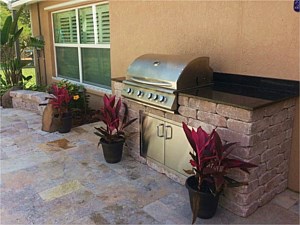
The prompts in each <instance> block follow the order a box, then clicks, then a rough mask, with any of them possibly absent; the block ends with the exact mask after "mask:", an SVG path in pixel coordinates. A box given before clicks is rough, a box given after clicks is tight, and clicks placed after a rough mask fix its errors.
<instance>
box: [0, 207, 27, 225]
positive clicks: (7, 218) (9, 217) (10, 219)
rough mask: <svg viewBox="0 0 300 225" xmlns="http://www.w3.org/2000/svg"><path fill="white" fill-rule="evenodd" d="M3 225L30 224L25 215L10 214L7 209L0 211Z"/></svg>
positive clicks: (0, 221)
mask: <svg viewBox="0 0 300 225" xmlns="http://www.w3.org/2000/svg"><path fill="white" fill-rule="evenodd" d="M0 223H1V224H29V222H28V220H27V219H26V218H25V216H24V215H20V214H18V213H9V212H8V210H6V209H1V210H0Z"/></svg>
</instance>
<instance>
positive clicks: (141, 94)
mask: <svg viewBox="0 0 300 225" xmlns="http://www.w3.org/2000/svg"><path fill="white" fill-rule="evenodd" d="M143 94H144V93H143V92H142V91H137V93H136V96H138V97H142V96H143Z"/></svg>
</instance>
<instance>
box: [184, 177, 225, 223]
mask: <svg viewBox="0 0 300 225" xmlns="http://www.w3.org/2000/svg"><path fill="white" fill-rule="evenodd" d="M202 185H206V184H205V183H204V182H203V184H202ZM185 186H186V188H187V189H188V191H189V197H190V205H191V209H192V212H193V211H194V210H195V211H196V212H197V216H198V217H199V218H201V219H209V218H212V217H213V216H214V215H215V213H216V211H217V208H218V203H219V195H216V196H214V195H213V194H211V193H210V192H208V191H207V192H202V191H199V189H198V188H197V186H198V181H197V179H196V177H195V176H191V177H189V178H187V180H186V182H185ZM201 189H202V188H201ZM203 189H208V188H206V187H204V188H203ZM194 207H195V208H194Z"/></svg>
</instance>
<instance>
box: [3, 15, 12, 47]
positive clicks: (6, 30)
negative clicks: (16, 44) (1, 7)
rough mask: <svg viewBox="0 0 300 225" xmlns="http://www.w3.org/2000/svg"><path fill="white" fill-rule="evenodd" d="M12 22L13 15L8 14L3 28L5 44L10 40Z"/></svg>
mask: <svg viewBox="0 0 300 225" xmlns="http://www.w3.org/2000/svg"><path fill="white" fill-rule="evenodd" d="M11 24H12V17H11V16H8V17H7V18H6V20H5V22H4V25H3V28H2V29H1V45H5V44H6V43H7V42H8V38H9V31H10V28H11Z"/></svg>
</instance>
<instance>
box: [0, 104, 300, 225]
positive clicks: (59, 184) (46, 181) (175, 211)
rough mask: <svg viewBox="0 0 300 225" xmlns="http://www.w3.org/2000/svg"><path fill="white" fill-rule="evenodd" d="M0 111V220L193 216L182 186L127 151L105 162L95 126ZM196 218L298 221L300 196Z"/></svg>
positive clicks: (180, 219)
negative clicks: (62, 124) (67, 125)
mask: <svg viewBox="0 0 300 225" xmlns="http://www.w3.org/2000/svg"><path fill="white" fill-rule="evenodd" d="M0 112H1V131H0V132H1V183H0V187H1V224H54V223H55V224H105V223H117V224H139V223H143V224H165V223H167V224H189V223H190V222H191V211H190V208H189V202H188V194H187V191H186V189H185V187H184V186H182V185H180V184H178V183H176V182H174V181H172V180H170V179H169V178H167V177H166V176H164V175H163V174H159V173H157V172H155V171H153V170H152V169H150V168H149V167H147V166H146V165H143V164H141V163H139V162H136V161H135V160H133V159H132V158H131V157H129V156H126V155H125V156H124V157H123V160H122V161H121V162H120V163H118V164H107V163H105V161H104V159H103V155H102V151H101V149H97V147H96V143H97V137H96V136H95V135H94V134H93V127H94V126H93V125H92V124H91V125H84V126H82V127H78V128H75V129H73V130H72V132H70V133H68V134H59V133H51V134H50V133H46V132H43V131H41V130H40V128H41V117H40V116H38V115H36V114H35V113H32V112H28V111H22V110H17V109H0ZM60 139H63V140H61V141H57V140H60ZM51 141H52V143H49V142H51ZM59 146H61V147H59ZM197 223H199V224H204V223H205V224H241V223H243V224H291V223H293V224H299V196H298V194H296V193H294V192H291V191H285V192H284V193H282V194H281V195H279V196H277V197H276V198H275V199H274V200H272V201H271V202H270V203H269V204H267V205H266V206H264V207H262V208H259V209H258V210H257V211H256V212H255V213H254V214H253V215H251V216H250V217H248V218H241V217H239V216H236V215H234V214H232V213H230V212H229V211H227V210H225V209H223V208H221V207H220V208H219V209H218V212H217V214H216V215H215V217H214V218H213V219H210V220H201V219H197Z"/></svg>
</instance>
